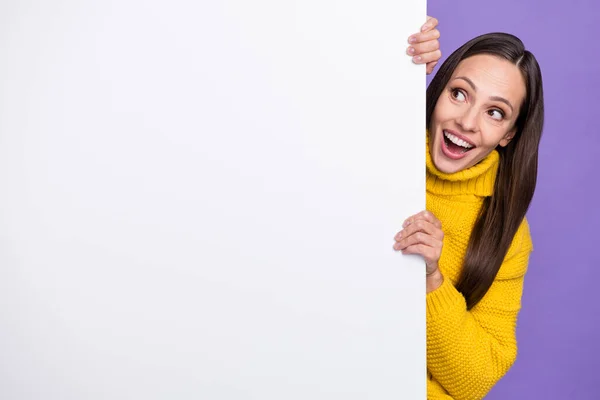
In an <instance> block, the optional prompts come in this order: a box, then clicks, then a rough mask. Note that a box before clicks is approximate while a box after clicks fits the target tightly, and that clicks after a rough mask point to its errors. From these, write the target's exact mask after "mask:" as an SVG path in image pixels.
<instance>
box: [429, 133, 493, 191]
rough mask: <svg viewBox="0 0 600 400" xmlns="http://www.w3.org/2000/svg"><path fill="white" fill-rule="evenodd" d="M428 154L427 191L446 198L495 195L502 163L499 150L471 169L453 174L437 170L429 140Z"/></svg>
mask: <svg viewBox="0 0 600 400" xmlns="http://www.w3.org/2000/svg"><path fill="white" fill-rule="evenodd" d="M427 136H429V135H427ZM426 153H427V154H426V166H427V182H426V187H427V191H429V192H432V193H436V194H441V195H446V196H447V195H464V194H470V195H475V196H481V197H487V196H491V195H492V194H493V192H494V183H495V181H496V173H497V172H498V165H499V162H500V154H499V153H498V151H497V150H493V151H492V152H491V153H490V154H488V155H487V156H486V157H485V158H484V159H483V160H481V161H480V162H479V163H477V164H475V165H474V166H472V167H471V168H467V169H464V170H462V171H458V172H455V173H452V174H446V173H444V172H441V171H440V170H438V169H437V168H436V166H435V165H434V163H433V160H432V158H431V154H430V153H429V140H428V139H427V146H426Z"/></svg>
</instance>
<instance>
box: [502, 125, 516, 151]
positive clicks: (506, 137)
mask: <svg viewBox="0 0 600 400" xmlns="http://www.w3.org/2000/svg"><path fill="white" fill-rule="evenodd" d="M515 133H517V129H516V128H515V129H513V130H512V131H509V132H508V133H507V134H506V135H504V137H503V138H502V139H501V140H500V143H498V144H499V145H500V146H502V147H506V146H507V145H508V144H509V143H510V141H511V140H512V138H514V137H515Z"/></svg>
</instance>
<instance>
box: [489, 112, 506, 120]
mask: <svg viewBox="0 0 600 400" xmlns="http://www.w3.org/2000/svg"><path fill="white" fill-rule="evenodd" d="M488 114H489V115H490V117H492V118H494V119H497V120H498V121H500V120H501V119H503V118H504V113H503V112H502V111H500V110H490V111H488Z"/></svg>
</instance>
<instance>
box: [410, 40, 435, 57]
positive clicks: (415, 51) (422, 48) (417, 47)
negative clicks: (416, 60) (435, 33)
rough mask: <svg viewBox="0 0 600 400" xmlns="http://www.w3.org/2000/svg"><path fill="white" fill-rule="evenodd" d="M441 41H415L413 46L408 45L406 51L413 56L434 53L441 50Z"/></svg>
mask: <svg viewBox="0 0 600 400" xmlns="http://www.w3.org/2000/svg"><path fill="white" fill-rule="evenodd" d="M439 48H440V42H439V41H437V40H431V41H429V42H423V43H415V44H413V45H412V46H408V49H407V50H406V53H408V54H410V55H411V56H416V55H421V54H425V53H432V52H434V51H436V50H439Z"/></svg>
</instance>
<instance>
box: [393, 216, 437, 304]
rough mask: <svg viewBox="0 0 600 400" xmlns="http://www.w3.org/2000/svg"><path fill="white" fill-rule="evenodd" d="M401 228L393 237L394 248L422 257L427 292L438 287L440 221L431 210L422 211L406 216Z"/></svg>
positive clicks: (403, 252)
mask: <svg viewBox="0 0 600 400" xmlns="http://www.w3.org/2000/svg"><path fill="white" fill-rule="evenodd" d="M402 228H403V229H402V230H401V231H400V232H398V233H397V234H396V236H395V237H394V239H395V241H396V243H394V250H396V251H401V252H402V254H418V255H420V256H422V257H423V259H424V260H425V271H426V274H427V293H429V292H431V291H432V290H435V289H436V288H437V287H439V285H441V282H442V279H443V278H442V274H441V272H440V270H439V265H438V262H439V260H440V256H441V255H442V247H443V241H444V232H443V231H442V223H441V222H440V221H439V220H438V219H437V218H436V217H435V215H433V214H432V213H431V212H429V211H422V212H420V213H418V214H416V215H413V216H412V217H410V218H408V219H407V220H406V221H405V222H404V224H403V225H402Z"/></svg>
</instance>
